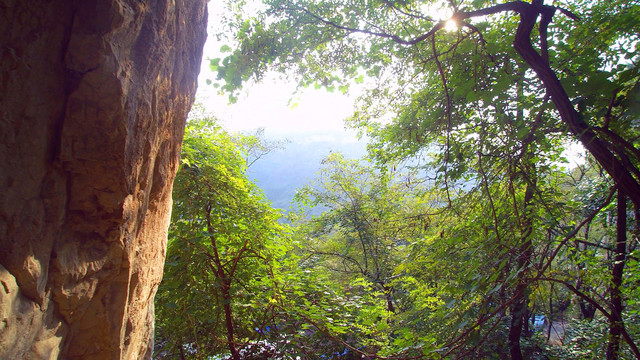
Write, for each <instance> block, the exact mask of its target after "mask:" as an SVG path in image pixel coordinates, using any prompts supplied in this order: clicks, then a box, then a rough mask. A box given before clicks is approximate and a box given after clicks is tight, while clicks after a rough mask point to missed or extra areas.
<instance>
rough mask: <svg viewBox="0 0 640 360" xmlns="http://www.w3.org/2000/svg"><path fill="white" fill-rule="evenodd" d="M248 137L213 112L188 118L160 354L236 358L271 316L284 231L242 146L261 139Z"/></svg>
mask: <svg viewBox="0 0 640 360" xmlns="http://www.w3.org/2000/svg"><path fill="white" fill-rule="evenodd" d="M248 140H250V141H246V142H244V143H246V144H249V145H250V146H249V147H243V140H242V139H240V138H239V137H237V136H236V137H232V136H230V135H229V134H228V133H226V132H225V131H223V130H222V129H221V128H220V127H218V126H217V125H216V122H215V120H213V119H210V118H203V119H192V120H190V121H189V123H188V125H187V128H186V131H185V140H184V143H183V147H182V164H181V167H180V170H179V172H178V175H177V177H176V180H175V184H174V190H173V199H174V207H173V213H172V224H171V227H170V232H169V242H168V249H167V261H166V267H165V275H164V280H163V282H162V284H161V286H160V289H159V291H158V296H157V302H156V304H157V309H158V311H157V327H158V331H157V333H158V334H157V339H158V343H159V344H160V349H159V352H160V354H164V355H166V354H169V353H171V352H172V351H174V352H175V351H177V354H178V355H179V356H180V358H187V357H188V358H191V357H193V358H203V359H204V358H208V357H209V356H211V355H213V354H220V353H224V352H226V351H228V352H229V353H230V358H232V359H234V360H237V359H240V358H241V354H242V349H243V347H244V348H246V345H247V344H250V343H251V342H255V341H256V340H257V339H258V337H259V336H260V334H262V333H263V331H261V330H263V329H264V328H265V327H266V326H267V325H269V324H271V323H272V322H273V321H274V319H273V314H274V312H275V311H274V308H273V306H272V305H270V304H273V301H274V299H276V298H277V297H278V286H277V285H276V277H275V276H274V271H275V272H277V270H274V268H277V263H278V258H280V257H282V256H283V254H284V253H285V252H286V251H287V250H286V249H287V246H288V245H287V241H288V240H287V231H286V227H285V226H283V225H281V224H279V222H278V220H279V218H280V216H281V214H280V213H279V212H278V211H276V210H274V209H272V208H271V207H270V206H269V205H268V203H267V201H266V200H265V199H264V196H263V195H262V193H261V192H260V191H259V189H258V188H257V187H256V186H255V185H254V184H253V183H252V182H250V181H249V180H248V178H247V176H246V167H247V163H246V158H247V154H246V153H245V149H248V148H253V147H255V146H256V142H255V139H253V138H251V139H248ZM255 329H258V331H256V330H255ZM225 348H226V350H225ZM245 354H246V351H245ZM167 357H170V356H167ZM242 357H244V358H249V357H248V356H246V355H242Z"/></svg>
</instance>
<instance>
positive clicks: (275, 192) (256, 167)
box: [247, 136, 366, 210]
mask: <svg viewBox="0 0 640 360" xmlns="http://www.w3.org/2000/svg"><path fill="white" fill-rule="evenodd" d="M347 140H350V139H345V138H344V137H337V136H336V137H335V138H331V137H329V136H327V137H322V138H315V137H304V136H300V137H298V138H291V139H289V141H287V142H285V143H283V144H282V145H281V147H279V148H275V149H272V150H271V151H269V153H267V154H265V155H264V156H262V157H261V158H260V159H259V160H258V161H256V162H254V163H253V164H252V165H251V166H250V167H249V169H248V171H247V174H248V175H249V178H250V179H252V180H255V182H256V184H257V185H258V187H260V188H261V189H262V190H263V191H264V193H265V195H266V197H267V199H268V200H269V201H271V202H272V205H273V207H275V208H278V209H284V210H289V209H291V205H292V202H293V198H294V196H295V194H296V192H297V191H298V189H300V188H301V187H303V186H304V185H306V184H308V183H309V182H311V181H312V180H313V179H314V178H315V176H316V175H317V173H318V171H319V170H320V165H321V162H322V160H324V159H325V158H326V157H327V156H328V155H329V154H331V153H341V154H343V155H345V156H346V157H348V158H352V159H357V158H361V157H363V156H364V155H365V154H366V144H365V142H364V141H362V142H357V141H355V140H351V141H347Z"/></svg>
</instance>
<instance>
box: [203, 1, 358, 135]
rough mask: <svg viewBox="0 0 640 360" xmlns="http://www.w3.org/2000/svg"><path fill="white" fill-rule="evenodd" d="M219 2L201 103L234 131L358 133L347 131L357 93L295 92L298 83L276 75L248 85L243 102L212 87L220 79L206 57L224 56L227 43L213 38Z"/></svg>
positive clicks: (211, 15)
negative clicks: (232, 101) (230, 101)
mask: <svg viewBox="0 0 640 360" xmlns="http://www.w3.org/2000/svg"><path fill="white" fill-rule="evenodd" d="M215 3H223V2H222V1H220V2H210V3H209V34H210V35H209V37H208V39H207V42H206V44H205V48H204V59H203V62H202V69H201V71H200V76H199V78H198V93H197V99H196V101H198V102H200V103H202V104H203V105H204V106H205V109H206V110H207V111H208V112H210V113H212V114H214V115H216V116H217V117H218V118H220V119H221V120H223V121H224V127H225V128H226V129H227V130H230V131H248V130H253V129H256V128H259V127H263V128H265V132H266V134H267V135H268V136H287V137H291V136H294V135H300V134H307V135H308V134H310V133H313V134H316V135H318V136H340V137H346V138H349V139H351V138H353V137H354V134H355V132H354V131H348V132H346V131H345V130H344V122H343V120H344V119H345V118H346V117H347V116H349V115H350V114H351V113H352V112H353V103H354V100H355V96H346V95H344V94H341V93H339V92H336V93H328V92H327V91H326V90H315V89H304V91H302V92H301V93H297V94H294V91H295V88H296V86H295V83H292V82H287V81H285V80H281V79H277V76H275V75H271V76H267V77H266V78H265V79H264V80H263V81H262V82H261V83H260V84H257V85H253V86H245V88H244V89H243V90H242V92H241V94H240V97H239V100H238V101H237V102H236V103H235V104H228V98H227V96H221V95H218V94H217V89H215V88H214V87H213V85H207V84H206V79H215V74H214V73H212V72H211V70H210V69H209V61H208V60H207V59H208V58H215V57H220V56H221V54H220V52H219V49H220V47H221V46H222V45H224V44H223V43H219V42H217V41H216V39H215V37H214V36H211V34H213V33H214V32H216V29H215V26H216V24H217V23H218V21H217V18H216V14H217V13H219V11H221V9H217V8H216V6H215ZM222 11H223V10H222ZM291 99H292V100H293V101H291V103H297V106H295V107H294V106H291V105H289V100H291Z"/></svg>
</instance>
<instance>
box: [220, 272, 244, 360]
mask: <svg viewBox="0 0 640 360" xmlns="http://www.w3.org/2000/svg"><path fill="white" fill-rule="evenodd" d="M222 281H223V284H222V286H221V292H222V304H223V307H224V322H225V325H226V327H227V346H229V351H230V352H231V358H232V359H233V360H240V354H239V353H238V349H236V344H235V336H234V332H233V316H232V314H233V313H232V309H231V293H230V284H229V281H225V280H222Z"/></svg>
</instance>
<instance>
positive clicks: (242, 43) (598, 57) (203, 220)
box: [156, 0, 640, 360]
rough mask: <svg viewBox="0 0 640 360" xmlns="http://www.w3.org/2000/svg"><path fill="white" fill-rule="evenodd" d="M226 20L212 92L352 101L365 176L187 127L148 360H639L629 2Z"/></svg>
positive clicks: (297, 10) (634, 54)
mask: <svg viewBox="0 0 640 360" xmlns="http://www.w3.org/2000/svg"><path fill="white" fill-rule="evenodd" d="M230 5H232V6H231V7H230V11H231V12H232V13H233V16H230V17H229V19H230V22H229V24H228V28H227V29H226V32H225V33H226V34H227V35H228V36H229V38H228V39H229V44H228V46H226V47H225V50H226V52H227V56H226V57H225V58H223V59H214V60H211V67H212V68H213V69H215V70H216V71H217V72H218V80H219V81H218V82H217V83H216V84H215V85H216V86H218V88H219V89H221V91H223V92H226V93H228V94H229V95H230V96H231V99H234V97H235V94H236V93H237V91H238V90H239V89H240V88H241V87H242V86H243V84H245V83H246V82H248V81H250V80H252V81H259V80H260V78H261V77H262V76H264V74H265V73H266V72H268V71H280V72H282V74H283V76H287V77H289V78H291V79H295V80H296V81H298V82H299V84H300V86H302V87H305V86H314V87H317V88H325V89H326V90H328V91H342V92H347V91H348V90H349V88H350V87H352V86H356V85H358V86H364V87H365V88H366V90H365V91H364V93H363V95H362V96H361V97H360V99H359V104H358V108H357V109H356V111H355V113H354V114H353V116H352V117H351V118H350V119H349V120H348V124H349V126H351V127H353V128H354V129H356V130H357V131H359V132H360V133H362V134H363V135H366V137H367V138H368V139H369V143H368V145H367V150H368V151H367V156H366V157H362V158H349V157H347V156H343V155H342V154H340V153H338V152H331V153H330V154H326V153H325V152H323V151H322V152H321V153H319V154H318V152H319V151H320V150H325V149H321V148H322V146H318V145H314V146H311V147H309V148H297V147H294V149H296V151H294V152H293V153H292V155H291V158H292V159H295V160H297V162H296V161H291V160H288V159H287V158H280V159H281V160H278V161H277V162H276V161H275V160H272V161H271V162H269V161H266V160H265V159H269V158H270V157H271V156H273V158H271V159H277V157H276V156H277V154H278V151H277V150H273V151H271V152H270V153H269V154H268V155H267V156H263V159H260V160H258V161H256V162H255V163H253V161H252V160H251V159H252V154H253V155H255V149H262V150H265V149H269V148H270V146H269V144H268V142H265V141H264V139H260V138H256V137H251V136H239V135H233V134H228V133H227V132H225V131H224V130H223V129H221V128H219V127H218V126H217V122H216V120H214V119H210V118H209V119H199V120H195V119H194V120H192V122H190V124H189V125H188V128H187V132H186V134H185V146H184V147H183V154H182V166H181V169H180V171H179V173H178V177H177V179H176V188H175V189H174V201H175V205H174V211H173V225H172V227H171V230H170V238H169V248H168V251H167V266H166V269H165V280H164V281H163V283H162V285H161V286H160V289H159V292H158V296H157V302H156V305H157V314H158V321H157V329H158V330H157V338H156V340H157V344H156V355H157V357H158V358H181V359H186V358H194V359H208V358H214V359H234V360H237V359H321V358H322V359H512V360H520V359H608V360H615V359H640V351H639V350H638V337H639V336H640V318H639V317H638V316H639V312H640V304H639V303H638V299H639V298H640V293H639V291H638V285H639V282H640V265H639V262H638V260H639V258H640V249H639V248H638V240H639V239H638V236H639V235H640V149H639V148H638V141H639V139H640V136H639V134H640V131H639V130H640V84H639V80H640V67H639V61H640V49H639V46H638V44H639V40H640V39H639V36H640V21H638V19H640V3H639V2H638V1H622V0H619V1H618V0H614V1H597V0H596V1H594V0H589V1H586V0H585V1H555V2H553V3H552V2H550V1H546V2H545V1H543V0H533V1H531V2H524V1H513V2H496V1H488V0H474V1H386V0H382V1H326V2H325V1H323V2H315V1H310V0H265V1H264V4H263V6H261V7H258V8H257V9H258V10H256V8H255V7H254V8H252V11H250V12H246V11H245V10H243V6H241V5H242V4H239V3H235V2H230ZM249 13H250V14H251V15H250V16H249V15H247V14H249ZM225 26H226V25H225ZM576 142H577V143H580V144H581V145H582V147H583V148H584V151H585V153H586V161H585V162H584V163H582V164H580V165H578V166H572V167H569V166H566V160H565V159H564V157H565V156H566V155H567V152H566V148H567V147H568V146H569V144H571V143H576ZM260 144H262V145H260ZM303 152H304V156H303ZM315 154H318V157H319V160H320V167H319V171H318V173H317V174H316V175H315V176H314V177H313V178H312V179H311V180H309V181H307V180H306V179H305V184H304V185H303V186H300V187H298V182H299V181H301V180H302V179H303V178H304V177H305V176H303V174H304V173H305V166H306V162H305V164H301V162H304V161H303V159H306V158H308V157H313V156H316V155H315ZM262 160H264V161H262ZM252 163H253V164H252ZM278 163H279V164H282V165H277V164H278ZM260 164H262V165H260ZM249 165H251V166H249ZM258 166H265V167H269V168H270V169H271V168H272V169H281V168H288V170H286V171H284V172H283V173H284V176H282V177H281V176H278V177H277V178H275V177H274V178H273V179H265V180H259V182H260V184H261V185H262V186H265V188H267V187H272V188H273V189H277V188H278V187H279V186H280V185H282V187H283V188H285V190H286V191H292V190H293V189H291V188H290V187H289V186H293V185H295V186H296V187H297V189H296V195H295V201H296V204H297V206H298V207H300V208H302V209H314V208H315V209H321V210H322V211H319V212H317V213H316V214H315V215H314V216H311V217H309V216H304V215H302V214H301V213H295V212H290V213H288V214H286V213H284V212H280V211H279V210H274V208H273V207H272V206H270V204H269V202H268V201H267V199H266V198H265V196H264V194H263V193H262V191H260V189H259V188H258V187H257V186H256V185H255V184H254V183H253V182H252V181H251V180H250V179H251V174H252V171H254V170H252V169H251V168H253V167H258ZM275 173H276V172H275V171H274V172H273V175H274V176H275V175H276V174H275ZM263 182H264V185H263V184H262V183H263ZM285 184H286V185H285ZM270 191H271V190H270ZM279 201H280V200H278V202H279ZM278 206H280V205H279V204H278ZM285 217H286V220H287V221H286V222H284V221H282V220H283V219H285Z"/></svg>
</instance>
